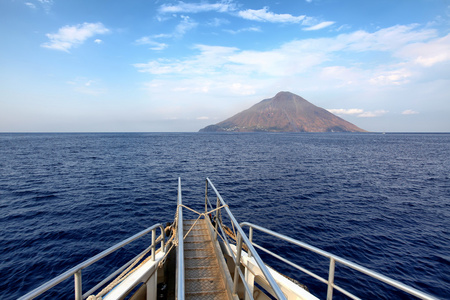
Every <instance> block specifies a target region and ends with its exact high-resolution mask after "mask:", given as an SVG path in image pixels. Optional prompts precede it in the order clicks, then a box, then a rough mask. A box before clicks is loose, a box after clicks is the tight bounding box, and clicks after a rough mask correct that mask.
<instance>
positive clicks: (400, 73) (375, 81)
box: [369, 68, 413, 86]
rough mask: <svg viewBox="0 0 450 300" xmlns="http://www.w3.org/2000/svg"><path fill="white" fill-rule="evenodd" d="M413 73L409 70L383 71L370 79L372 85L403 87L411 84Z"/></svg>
mask: <svg viewBox="0 0 450 300" xmlns="http://www.w3.org/2000/svg"><path fill="white" fill-rule="evenodd" d="M412 75H413V74H412V72H411V71H409V70H407V69H404V68H402V69H399V70H393V71H382V72H380V73H378V74H375V75H374V76H373V77H372V78H370V79H369V82H370V84H372V85H378V86H381V85H401V84H406V83H408V82H409V80H410V77H411V76H412Z"/></svg>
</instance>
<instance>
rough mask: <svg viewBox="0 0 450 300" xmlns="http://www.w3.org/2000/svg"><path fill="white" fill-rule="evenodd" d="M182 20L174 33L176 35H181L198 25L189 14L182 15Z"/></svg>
mask: <svg viewBox="0 0 450 300" xmlns="http://www.w3.org/2000/svg"><path fill="white" fill-rule="evenodd" d="M181 19H182V20H181V22H180V23H179V24H178V25H177V27H175V31H174V33H173V35H174V36H175V37H181V36H183V35H184V34H185V33H186V32H188V31H189V30H191V29H193V28H195V27H197V25H198V23H197V22H194V21H192V20H191V19H190V18H189V17H188V16H181Z"/></svg>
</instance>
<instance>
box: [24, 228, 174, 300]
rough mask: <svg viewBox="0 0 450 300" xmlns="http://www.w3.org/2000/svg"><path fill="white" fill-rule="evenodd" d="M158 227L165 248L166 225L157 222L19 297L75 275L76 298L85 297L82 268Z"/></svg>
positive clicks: (38, 292) (40, 291)
mask: <svg viewBox="0 0 450 300" xmlns="http://www.w3.org/2000/svg"><path fill="white" fill-rule="evenodd" d="M156 228H160V230H161V235H162V240H161V249H164V243H165V240H166V236H165V233H164V227H163V226H162V224H159V223H158V224H155V225H153V226H151V227H149V228H147V229H145V230H142V231H141V232H139V233H137V234H135V235H133V236H132V237H129V238H128V239H126V240H123V241H122V242H120V243H117V244H115V245H114V246H112V247H110V248H108V249H106V250H105V251H103V252H101V253H99V254H97V255H95V256H94V257H91V258H90V259H88V260H86V261H84V262H82V263H80V264H78V265H76V266H75V267H73V268H71V269H70V270H68V271H66V272H64V273H63V274H61V275H59V276H57V277H55V278H53V279H52V280H49V281H47V282H46V283H44V284H43V285H41V286H39V287H37V288H36V289H34V290H32V291H31V292H29V293H27V294H26V295H24V296H22V297H20V298H19V300H28V299H34V298H35V297H37V296H39V295H41V294H42V293H44V292H46V291H48V290H49V289H51V288H53V287H54V286H56V285H58V284H60V283H61V282H63V281H64V280H66V279H67V278H69V277H70V276H72V275H74V277H75V279H74V281H75V299H77V300H78V299H82V298H83V293H82V281H81V270H83V269H85V268H87V267H89V266H90V265H92V264H93V263H95V262H97V261H99V260H100V259H102V258H104V257H106V256H108V255H109V254H111V253H113V252H115V251H117V250H119V249H120V248H122V247H123V246H125V245H127V244H129V243H131V242H133V241H135V240H137V239H139V238H141V237H142V236H144V235H146V234H147V233H149V232H152V235H154V234H155V230H156ZM152 240H154V238H152ZM154 246H155V245H152V247H154ZM163 251H164V250H163Z"/></svg>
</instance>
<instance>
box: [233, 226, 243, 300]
mask: <svg viewBox="0 0 450 300" xmlns="http://www.w3.org/2000/svg"><path fill="white" fill-rule="evenodd" d="M236 246H237V247H236V251H237V253H236V261H235V266H234V285H233V294H237V289H238V283H239V268H240V267H241V252H242V236H241V234H240V233H239V232H238V236H237V245H236Z"/></svg>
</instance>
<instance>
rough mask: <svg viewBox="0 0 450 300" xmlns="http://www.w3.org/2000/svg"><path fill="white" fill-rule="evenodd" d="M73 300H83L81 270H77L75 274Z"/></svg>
mask: <svg viewBox="0 0 450 300" xmlns="http://www.w3.org/2000/svg"><path fill="white" fill-rule="evenodd" d="M74 277H75V300H82V299H83V284H82V281H81V270H78V271H77V272H76V273H75V274H74Z"/></svg>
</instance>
